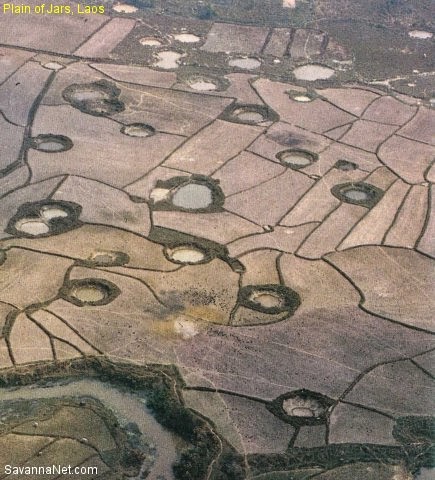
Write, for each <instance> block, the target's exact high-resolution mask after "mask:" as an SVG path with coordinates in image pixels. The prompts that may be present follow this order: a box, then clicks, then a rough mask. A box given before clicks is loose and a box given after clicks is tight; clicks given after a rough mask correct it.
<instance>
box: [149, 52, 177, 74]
mask: <svg viewBox="0 0 435 480" xmlns="http://www.w3.org/2000/svg"><path fill="white" fill-rule="evenodd" d="M181 57H182V55H181V53H178V52H173V51H171V50H167V51H165V52H160V53H158V54H157V58H158V61H157V62H156V63H155V64H154V66H155V67H159V68H163V69H164V70H171V69H173V68H178V66H179V65H178V60H179V59H180V58H181Z"/></svg>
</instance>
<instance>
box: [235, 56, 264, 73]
mask: <svg viewBox="0 0 435 480" xmlns="http://www.w3.org/2000/svg"><path fill="white" fill-rule="evenodd" d="M228 65H229V66H230V67H238V68H242V69H243V70H254V69H256V68H258V67H259V66H260V65H261V62H260V60H257V59H256V58H233V59H231V60H230V61H229V62H228Z"/></svg>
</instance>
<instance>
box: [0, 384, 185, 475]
mask: <svg viewBox="0 0 435 480" xmlns="http://www.w3.org/2000/svg"><path fill="white" fill-rule="evenodd" d="M64 396H68V397H71V396H75V397H77V396H78V397H82V396H88V397H93V398H96V399H97V400H99V401H100V402H101V403H102V404H103V405H105V406H106V407H107V408H109V409H110V410H112V411H113V412H114V414H115V416H116V417H117V419H118V420H119V422H120V424H121V425H122V426H125V425H126V424H128V423H131V422H133V423H135V424H136V425H137V426H138V428H139V431H140V432H141V433H142V435H143V436H144V438H145V440H146V441H147V442H149V443H153V444H154V445H155V446H156V449H157V456H156V459H155V463H154V466H153V468H152V470H151V473H150V475H149V476H148V480H156V479H157V478H159V476H162V477H163V478H165V479H167V480H174V474H173V473H172V465H173V464H174V463H175V461H176V460H177V452H176V450H175V443H174V437H173V436H172V434H171V433H170V432H168V431H167V430H165V429H164V428H163V427H162V426H161V425H160V424H159V423H158V422H157V420H156V419H155V418H154V416H153V415H152V413H151V412H150V411H149V410H148V409H147V407H146V405H145V401H144V400H143V399H141V398H139V397H138V396H136V395H134V394H131V393H125V392H121V391H119V390H117V389H116V388H114V387H113V386H111V385H109V384H106V383H103V382H100V381H98V380H77V381H74V382H71V383H69V384H67V385H54V386H50V387H46V386H44V387H39V386H27V387H21V388H20V389H19V390H16V389H2V390H1V400H4V401H6V400H18V399H24V400H36V399H40V398H41V399H42V398H57V397H64ZM139 478H140V474H139V476H138V477H136V479H137V480H139Z"/></svg>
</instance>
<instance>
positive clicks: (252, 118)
mask: <svg viewBox="0 0 435 480" xmlns="http://www.w3.org/2000/svg"><path fill="white" fill-rule="evenodd" d="M235 115H236V117H237V118H238V119H239V120H242V121H243V122H251V123H260V122H262V121H264V117H263V115H261V113H258V112H255V111H249V110H248V111H241V112H240V113H237V112H235Z"/></svg>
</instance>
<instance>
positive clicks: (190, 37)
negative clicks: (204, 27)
mask: <svg viewBox="0 0 435 480" xmlns="http://www.w3.org/2000/svg"><path fill="white" fill-rule="evenodd" d="M174 38H175V40H177V42H182V43H197V42H199V41H200V40H201V39H200V38H199V37H198V36H197V35H194V34H193V33H178V34H177V35H174Z"/></svg>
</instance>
